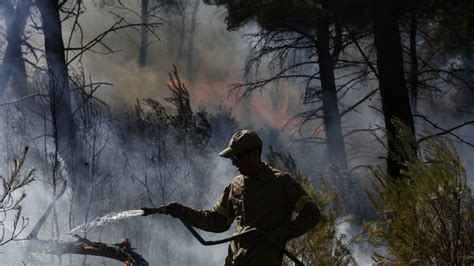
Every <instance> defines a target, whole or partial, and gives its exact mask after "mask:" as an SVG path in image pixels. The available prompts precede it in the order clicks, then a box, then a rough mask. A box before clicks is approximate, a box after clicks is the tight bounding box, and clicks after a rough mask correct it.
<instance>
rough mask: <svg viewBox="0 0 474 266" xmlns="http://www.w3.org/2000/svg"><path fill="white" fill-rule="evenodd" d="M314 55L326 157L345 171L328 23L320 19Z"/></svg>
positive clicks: (345, 163) (345, 160)
mask: <svg viewBox="0 0 474 266" xmlns="http://www.w3.org/2000/svg"><path fill="white" fill-rule="evenodd" d="M316 30H317V33H316V35H317V43H316V53H317V55H318V61H319V70H320V79H321V87H322V101H323V110H324V116H323V123H324V129H325V132H326V139H327V144H328V156H329V160H330V161H331V162H336V163H337V164H339V166H340V167H341V168H343V169H347V156H346V148H345V146H344V138H343V136H342V128H341V116H340V113H339V108H338V99H337V92H336V82H335V79H334V63H333V59H332V56H331V52H330V48H329V42H330V35H329V21H328V18H326V17H322V18H321V19H320V20H319V21H318V25H317V29H316Z"/></svg>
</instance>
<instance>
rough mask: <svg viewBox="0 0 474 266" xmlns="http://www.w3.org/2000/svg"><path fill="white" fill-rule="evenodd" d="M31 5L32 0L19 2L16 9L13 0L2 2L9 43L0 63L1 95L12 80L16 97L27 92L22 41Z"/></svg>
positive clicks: (0, 95)
mask: <svg viewBox="0 0 474 266" xmlns="http://www.w3.org/2000/svg"><path fill="white" fill-rule="evenodd" d="M30 7H31V0H23V1H20V2H18V6H17V8H16V10H15V9H14V7H13V3H12V2H11V0H4V2H3V3H2V8H3V12H2V13H3V14H4V17H5V22H6V23H5V24H6V26H7V41H8V43H7V48H6V50H5V55H4V56H3V60H2V64H1V65H0V97H2V96H3V94H4V93H5V89H6V87H7V84H8V81H11V85H12V88H13V95H14V96H15V97H17V98H21V97H23V96H25V95H26V93H27V87H26V86H27V81H26V67H25V60H24V59H23V54H22V50H21V42H22V35H23V32H24V29H25V25H26V21H27V19H28V14H29V11H30Z"/></svg>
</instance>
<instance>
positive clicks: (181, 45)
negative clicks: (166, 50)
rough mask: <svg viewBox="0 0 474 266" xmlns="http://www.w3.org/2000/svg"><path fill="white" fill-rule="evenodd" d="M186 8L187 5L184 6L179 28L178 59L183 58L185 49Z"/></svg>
mask: <svg viewBox="0 0 474 266" xmlns="http://www.w3.org/2000/svg"><path fill="white" fill-rule="evenodd" d="M186 8H187V5H183V10H181V12H182V14H181V21H180V27H179V46H178V54H177V55H176V59H181V57H182V56H183V49H184V37H185V32H186Z"/></svg>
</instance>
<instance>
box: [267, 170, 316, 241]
mask: <svg viewBox="0 0 474 266" xmlns="http://www.w3.org/2000/svg"><path fill="white" fill-rule="evenodd" d="M283 186H284V188H285V194H286V198H287V200H288V203H289V205H290V207H292V208H293V211H295V212H297V213H298V215H297V216H296V218H295V219H294V220H292V221H290V222H289V223H287V224H283V225H281V226H280V227H278V228H277V230H276V233H277V236H278V237H279V238H280V239H281V240H285V241H286V240H289V239H291V238H295V237H298V236H300V235H302V234H304V233H306V232H307V231H309V230H310V229H311V228H312V227H314V226H315V225H316V224H317V223H318V222H319V220H320V218H321V213H320V211H319V208H318V207H317V205H316V203H315V202H314V201H313V200H312V198H311V197H310V196H309V195H308V194H307V193H306V191H304V189H303V188H302V187H301V185H300V184H299V183H298V182H296V181H295V180H294V179H293V178H291V177H290V176H288V175H285V176H284V177H283Z"/></svg>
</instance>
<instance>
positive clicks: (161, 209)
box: [142, 206, 304, 266]
mask: <svg viewBox="0 0 474 266" xmlns="http://www.w3.org/2000/svg"><path fill="white" fill-rule="evenodd" d="M165 208H166V207H165V206H163V207H159V208H143V209H142V210H143V211H144V214H143V215H144V216H146V215H149V214H155V213H160V214H162V213H164V210H165ZM179 220H180V221H181V223H183V225H184V226H185V227H186V229H188V231H189V232H190V233H191V234H192V235H193V236H194V238H196V239H197V240H198V241H199V243H201V244H202V245H204V246H214V245H219V244H223V243H226V242H230V241H232V240H235V239H238V238H241V237H243V236H246V235H249V234H251V233H258V234H261V235H263V236H264V237H265V239H267V240H268V241H270V240H271V238H270V237H268V234H267V233H266V232H264V231H262V230H259V229H258V228H255V227H254V228H250V229H247V230H245V231H244V232H241V233H238V234H235V235H232V236H230V237H226V238H223V239H219V240H204V238H202V237H201V235H199V233H198V232H197V231H196V230H195V229H194V228H193V227H192V226H191V225H190V224H189V223H187V222H186V221H184V220H183V219H179ZM270 242H271V244H272V245H273V246H275V247H277V248H278V249H279V250H280V251H282V252H283V254H285V255H286V256H287V257H288V258H289V259H291V260H292V261H293V262H294V263H295V265H298V266H304V263H303V262H301V261H300V260H299V259H298V258H297V257H296V256H295V255H293V254H292V253H291V252H290V251H289V250H288V249H286V248H285V247H283V246H282V245H280V244H279V243H277V242H276V241H270Z"/></svg>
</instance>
